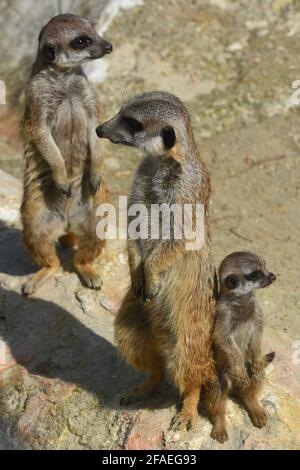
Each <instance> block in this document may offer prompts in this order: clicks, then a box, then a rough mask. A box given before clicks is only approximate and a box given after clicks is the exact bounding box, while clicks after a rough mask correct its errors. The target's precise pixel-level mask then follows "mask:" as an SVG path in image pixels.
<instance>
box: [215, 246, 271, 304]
mask: <svg viewBox="0 0 300 470" xmlns="http://www.w3.org/2000/svg"><path fill="white" fill-rule="evenodd" d="M219 279H220V290H221V293H230V294H233V295H235V296H239V295H244V294H247V293H249V292H251V291H252V290H253V289H257V288H261V287H267V286H269V285H270V284H271V283H272V282H274V281H275V279H276V276H275V274H273V273H271V272H269V271H268V270H267V269H266V265H265V261H264V260H263V259H262V258H260V257H259V256H257V255H255V254H254V253H250V252H246V251H237V252H235V253H231V254H230V255H228V256H226V258H225V259H224V260H223V261H222V263H221V266H220V268H219Z"/></svg>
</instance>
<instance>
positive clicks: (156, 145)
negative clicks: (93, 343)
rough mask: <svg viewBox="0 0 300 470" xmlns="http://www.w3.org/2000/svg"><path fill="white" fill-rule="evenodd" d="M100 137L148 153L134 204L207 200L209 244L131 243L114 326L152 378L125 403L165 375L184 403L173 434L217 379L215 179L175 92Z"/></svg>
mask: <svg viewBox="0 0 300 470" xmlns="http://www.w3.org/2000/svg"><path fill="white" fill-rule="evenodd" d="M123 116H125V121H126V120H127V119H128V117H129V118H130V119H131V120H129V121H126V125H125V126H124V127H123V124H122V123H123ZM130 127H132V129H131V128H130ZM128 128H129V129H128ZM139 129H140V130H139ZM97 133H98V135H99V136H100V137H106V138H108V139H110V140H111V141H112V142H115V143H126V144H130V145H134V146H136V147H139V148H142V149H143V150H145V152H146V155H147V156H146V157H145V159H144V160H143V161H142V163H141V164H140V166H139V168H138V170H137V172H136V175H135V179H134V183H133V187H132V192H131V196H130V201H129V202H130V204H134V203H136V202H139V203H143V204H144V205H146V207H148V208H149V209H150V205H151V204H162V203H164V202H166V203H169V204H172V203H178V204H181V205H182V204H184V203H190V204H196V203H203V204H204V205H205V208H206V218H205V243H204V246H203V248H202V249H200V250H197V251H196V250H195V251H188V250H186V248H185V241H184V240H178V239H173V238H172V237H171V239H170V240H163V239H161V238H159V239H148V240H133V239H129V240H128V254H129V265H130V272H131V281H132V289H130V291H129V292H128V294H127V296H126V298H125V300H124V302H123V304H122V306H121V308H120V310H119V312H118V315H117V318H116V321H115V338H116V343H117V346H118V348H119V350H120V352H121V353H122V355H123V356H124V357H125V358H126V359H127V361H128V362H129V363H130V364H132V365H133V366H134V367H135V368H137V369H140V370H141V371H144V372H146V373H147V374H148V375H149V378H148V379H147V380H146V382H145V383H144V384H142V385H141V386H140V387H138V389H137V390H135V391H134V392H133V393H131V394H130V395H129V396H128V397H126V398H125V400H123V402H125V403H129V402H130V401H132V400H133V399H136V398H141V395H142V394H146V395H149V394H150V393H151V392H152V391H153V389H154V388H155V387H156V386H157V385H158V384H159V382H160V381H161V380H162V378H163V376H164V375H165V374H166V373H167V375H168V376H169V377H170V379H171V381H172V383H173V384H174V385H175V386H176V388H177V389H178V391H179V392H180V394H181V396H182V398H183V406H182V409H181V411H180V412H179V413H178V414H177V415H176V416H175V418H174V419H173V421H172V423H171V425H172V427H173V428H174V429H179V428H190V426H191V425H192V422H193V420H194V418H195V417H196V416H197V414H198V412H197V406H198V401H199V398H200V391H201V387H202V385H204V384H207V383H208V382H209V381H213V380H214V378H215V367H214V362H213V357H212V350H211V343H212V329H213V321H214V309H215V299H214V292H215V290H214V289H215V286H214V282H215V276H214V274H215V268H214V263H213V259H212V251H211V245H210V240H209V236H208V220H207V208H208V201H209V195H210V184H209V176H208V173H207V170H206V167H205V165H204V163H203V161H202V159H201V158H200V156H199V153H198V150H197V147H196V144H195V141H194V137H193V132H192V127H191V124H190V120H189V116H188V113H187V111H186V110H185V108H184V106H183V104H182V103H181V102H180V101H179V99H178V98H176V97H174V96H173V95H170V94H169V93H166V92H151V93H146V94H145V95H142V96H141V97H138V98H134V99H133V100H131V101H130V102H129V103H126V104H125V105H124V107H123V108H122V110H121V112H120V113H119V114H118V115H117V116H116V117H115V118H113V119H111V120H110V121H109V122H107V123H104V124H103V125H102V126H100V127H99V128H98V129H97Z"/></svg>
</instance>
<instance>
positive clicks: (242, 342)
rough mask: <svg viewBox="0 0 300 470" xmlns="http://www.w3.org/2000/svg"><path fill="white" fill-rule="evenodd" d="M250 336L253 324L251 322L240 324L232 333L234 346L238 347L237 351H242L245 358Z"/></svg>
mask: <svg viewBox="0 0 300 470" xmlns="http://www.w3.org/2000/svg"><path fill="white" fill-rule="evenodd" d="M252 334H253V322H252V321H249V322H245V323H242V324H240V325H239V326H238V327H237V329H236V331H235V333H234V340H235V342H236V344H237V345H238V347H239V349H240V350H241V351H242V353H243V355H244V357H245V358H246V356H247V351H248V347H249V344H250V340H251V337H252Z"/></svg>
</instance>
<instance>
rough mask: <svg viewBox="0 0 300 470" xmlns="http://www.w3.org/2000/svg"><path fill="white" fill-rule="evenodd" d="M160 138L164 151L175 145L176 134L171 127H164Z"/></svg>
mask: <svg viewBox="0 0 300 470" xmlns="http://www.w3.org/2000/svg"><path fill="white" fill-rule="evenodd" d="M161 137H162V140H163V143H164V146H165V147H166V149H171V148H172V147H174V145H175V143H176V134H175V131H174V129H173V127H171V126H168V127H164V128H163V129H162V131H161Z"/></svg>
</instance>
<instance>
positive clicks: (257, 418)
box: [250, 406, 268, 428]
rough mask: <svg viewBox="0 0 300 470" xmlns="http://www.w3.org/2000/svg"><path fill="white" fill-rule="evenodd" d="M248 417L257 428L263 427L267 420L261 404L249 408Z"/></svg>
mask: <svg viewBox="0 0 300 470" xmlns="http://www.w3.org/2000/svg"><path fill="white" fill-rule="evenodd" d="M250 418H251V421H252V423H253V425H254V426H256V427H257V428H263V427H264V426H265V425H266V424H267V421H268V415H267V412H266V411H265V410H264V408H263V407H262V406H261V407H260V408H257V409H255V410H251V412H250Z"/></svg>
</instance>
